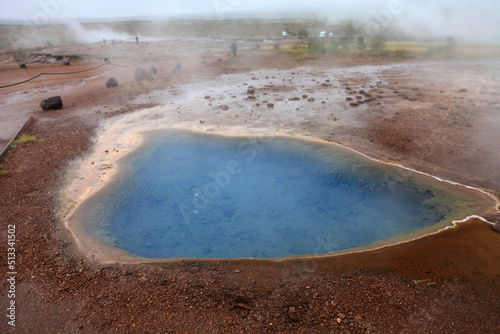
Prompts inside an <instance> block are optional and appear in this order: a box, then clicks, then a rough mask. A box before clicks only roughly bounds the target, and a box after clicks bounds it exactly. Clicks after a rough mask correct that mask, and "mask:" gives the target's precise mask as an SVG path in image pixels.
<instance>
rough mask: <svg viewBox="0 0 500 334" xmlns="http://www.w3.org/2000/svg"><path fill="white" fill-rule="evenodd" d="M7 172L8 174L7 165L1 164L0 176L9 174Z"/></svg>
mask: <svg viewBox="0 0 500 334" xmlns="http://www.w3.org/2000/svg"><path fill="white" fill-rule="evenodd" d="M7 174H8V172H7V170H6V169H5V167H4V166H2V165H0V176H1V175H7Z"/></svg>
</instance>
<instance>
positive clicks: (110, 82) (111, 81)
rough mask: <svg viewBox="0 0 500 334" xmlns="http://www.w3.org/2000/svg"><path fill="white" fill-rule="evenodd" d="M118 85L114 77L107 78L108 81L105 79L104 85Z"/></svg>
mask: <svg viewBox="0 0 500 334" xmlns="http://www.w3.org/2000/svg"><path fill="white" fill-rule="evenodd" d="M117 86H118V80H116V79H115V78H109V79H108V81H106V87H108V88H110V87H117Z"/></svg>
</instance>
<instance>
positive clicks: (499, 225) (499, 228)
mask: <svg viewBox="0 0 500 334" xmlns="http://www.w3.org/2000/svg"><path fill="white" fill-rule="evenodd" d="M493 229H494V230H495V231H497V232H498V233H500V221H498V222H495V224H493Z"/></svg>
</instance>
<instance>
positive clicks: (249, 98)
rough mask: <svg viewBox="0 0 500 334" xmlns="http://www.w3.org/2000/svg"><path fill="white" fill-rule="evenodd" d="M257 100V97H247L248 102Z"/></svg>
mask: <svg viewBox="0 0 500 334" xmlns="http://www.w3.org/2000/svg"><path fill="white" fill-rule="evenodd" d="M256 99H257V98H256V97H255V95H249V96H248V97H247V100H256Z"/></svg>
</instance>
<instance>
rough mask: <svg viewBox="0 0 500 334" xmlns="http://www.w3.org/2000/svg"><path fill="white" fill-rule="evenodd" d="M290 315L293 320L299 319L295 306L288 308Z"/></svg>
mask: <svg viewBox="0 0 500 334" xmlns="http://www.w3.org/2000/svg"><path fill="white" fill-rule="evenodd" d="M288 317H290V320H291V321H294V322H297V321H299V317H298V315H297V311H296V310H295V307H293V306H292V307H289V308H288Z"/></svg>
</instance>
